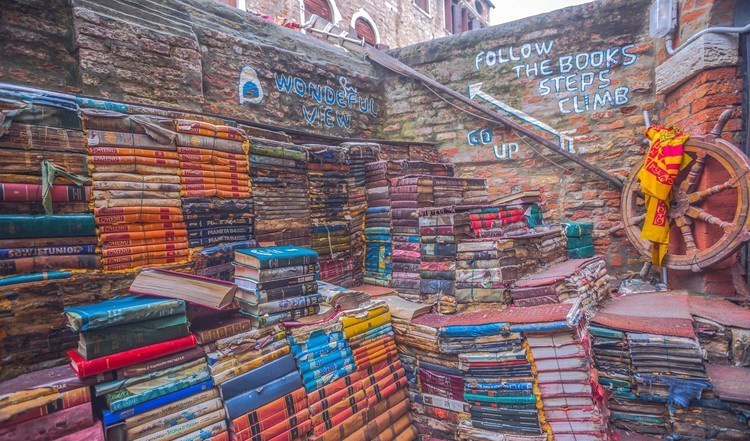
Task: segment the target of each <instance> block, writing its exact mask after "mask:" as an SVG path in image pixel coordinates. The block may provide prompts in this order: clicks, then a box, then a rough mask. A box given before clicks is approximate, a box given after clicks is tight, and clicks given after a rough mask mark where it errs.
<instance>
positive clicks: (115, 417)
mask: <svg viewBox="0 0 750 441" xmlns="http://www.w3.org/2000/svg"><path fill="white" fill-rule="evenodd" d="M213 386H214V382H213V380H208V381H204V382H203V383H199V384H196V385H193V386H190V387H187V388H185V389H182V390H178V391H177V392H173V393H170V394H168V395H164V396H162V397H159V398H155V399H153V400H149V401H144V402H143V403H139V404H136V405H135V406H133V407H129V408H127V409H123V410H119V411H116V412H112V411H109V410H107V409H103V410H102V422H103V423H104V425H105V426H111V425H113V424H117V423H119V422H120V421H124V420H125V419H126V418H130V417H132V416H135V415H140V414H142V413H145V412H148V411H150V410H154V409H158V408H159V407H162V406H166V405H167V404H170V403H174V402H175V401H179V400H182V399H183V398H187V397H192V396H193V395H196V394H199V393H201V392H203V391H206V390H208V389H211V388H212V387H213Z"/></svg>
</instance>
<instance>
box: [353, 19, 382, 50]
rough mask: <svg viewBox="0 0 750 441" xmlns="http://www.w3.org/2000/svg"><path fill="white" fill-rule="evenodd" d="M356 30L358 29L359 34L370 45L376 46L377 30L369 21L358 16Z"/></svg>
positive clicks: (355, 24) (355, 23)
mask: <svg viewBox="0 0 750 441" xmlns="http://www.w3.org/2000/svg"><path fill="white" fill-rule="evenodd" d="M354 30H355V31H357V36H359V37H360V38H364V39H365V41H366V42H367V43H369V44H370V45H372V46H375V44H376V43H377V42H376V41H375V30H374V29H373V28H372V26H370V23H368V22H367V21H365V20H363V19H361V18H358V19H357V21H355V22H354Z"/></svg>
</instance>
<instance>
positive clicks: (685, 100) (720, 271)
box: [658, 0, 746, 296]
mask: <svg viewBox="0 0 750 441" xmlns="http://www.w3.org/2000/svg"><path fill="white" fill-rule="evenodd" d="M736 3H737V2H736V1H724V0H713V1H694V0H684V1H680V2H679V3H678V31H677V38H676V41H675V44H674V46H675V47H676V46H678V45H680V44H681V43H682V42H684V41H685V40H687V39H688V38H690V36H692V35H694V34H695V33H697V32H698V31H700V30H702V29H705V28H707V27H710V26H734V10H735V6H736ZM732 38H734V37H732ZM699 43H700V42H699ZM695 46H697V45H695V44H694V45H693V47H695ZM659 48H660V50H659V56H658V60H659V63H660V65H662V66H667V65H669V64H670V63H671V64H673V65H676V66H678V67H679V68H680V69H683V70H684V71H685V72H684V73H683V75H682V77H681V79H680V81H678V82H677V85H676V87H674V88H671V89H670V90H668V91H666V92H664V93H662V94H660V98H662V99H663V100H664V106H663V109H662V110H661V117H662V119H663V121H664V123H665V124H668V125H674V126H676V127H679V128H680V129H681V130H684V131H685V132H687V133H690V134H693V135H704V134H707V133H708V132H709V131H711V129H712V128H713V127H714V126H715V125H716V122H717V120H718V119H719V115H721V114H722V112H724V110H726V109H731V110H732V117H731V119H730V120H729V122H728V123H727V124H726V126H725V127H724V132H723V133H722V137H723V138H724V139H726V140H727V141H729V142H732V143H734V144H735V145H737V146H739V145H741V144H742V137H743V133H742V127H743V118H746V115H745V114H744V112H743V103H742V96H743V93H744V92H743V87H744V86H743V75H742V71H741V68H740V66H739V59H738V58H737V57H736V53H735V54H733V55H735V56H734V57H731V55H732V54H731V48H730V54H726V53H721V54H720V55H718V56H717V55H716V50H715V49H714V48H712V47H707V48H705V49H703V50H704V51H705V53H704V54H702V58H704V59H708V60H713V62H712V63H711V64H707V65H699V67H698V68H694V67H693V65H692V63H685V62H682V63H680V62H676V61H675V60H674V59H673V58H677V57H681V56H685V55H684V53H681V52H690V51H692V50H693V48H691V47H689V48H686V49H684V50H683V51H681V52H678V53H677V54H675V55H674V56H673V57H669V56H668V55H667V54H666V51H664V50H663V43H662V42H659ZM728 55H730V56H728ZM691 67H693V69H692V70H691ZM726 179H728V175H727V174H726V173H725V172H724V170H722V168H721V167H718V166H717V165H716V164H708V165H707V166H706V169H705V172H704V174H703V176H702V181H701V185H702V186H703V187H709V186H711V185H716V184H720V183H722V182H724V181H726ZM736 202H737V201H736V195H735V194H733V192H731V191H730V192H724V193H722V194H719V195H716V196H713V197H711V198H710V199H708V200H707V201H706V202H704V203H703V205H702V208H703V209H705V210H706V211H708V212H709V213H711V214H713V215H715V216H718V217H719V218H721V219H732V218H733V215H734V207H735V206H736ZM722 234H723V231H721V230H720V229H718V228H716V227H713V226H711V225H708V224H706V223H702V222H696V224H695V230H694V236H695V241H696V244H697V245H698V247H699V248H700V249H705V248H708V247H709V246H711V245H713V244H714V243H715V242H716V241H717V240H718V238H720V237H721V235H722ZM672 249H673V250H675V251H679V252H683V251H684V250H683V249H682V246H681V245H680V243H679V242H678V243H677V244H675V245H673V246H672ZM736 262H737V256H736V255H732V256H730V257H729V258H727V259H725V260H724V261H723V262H720V263H718V264H716V265H714V266H713V267H711V268H710V269H709V270H707V271H704V272H701V273H692V272H689V271H674V270H670V271H669V277H670V283H671V285H672V286H674V287H675V288H685V289H692V290H695V291H702V292H708V293H712V294H717V295H723V296H733V295H734V294H735V287H734V284H733V275H732V266H733V265H735V263H736Z"/></svg>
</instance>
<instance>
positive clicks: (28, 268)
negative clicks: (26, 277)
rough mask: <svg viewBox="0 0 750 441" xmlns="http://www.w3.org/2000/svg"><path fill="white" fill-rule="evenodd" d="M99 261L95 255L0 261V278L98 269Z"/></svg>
mask: <svg viewBox="0 0 750 441" xmlns="http://www.w3.org/2000/svg"><path fill="white" fill-rule="evenodd" d="M100 266H101V260H100V259H99V257H98V256H97V255H95V254H78V255H72V256H41V257H24V258H19V259H7V260H0V276H11V275H14V274H18V273H28V272H37V271H49V270H56V269H98V268H99V267H100Z"/></svg>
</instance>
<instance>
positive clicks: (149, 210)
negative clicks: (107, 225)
mask: <svg viewBox="0 0 750 441" xmlns="http://www.w3.org/2000/svg"><path fill="white" fill-rule="evenodd" d="M123 214H179V215H182V210H181V209H179V208H177V207H110V208H95V209H94V215H96V216H118V215H123Z"/></svg>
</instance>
